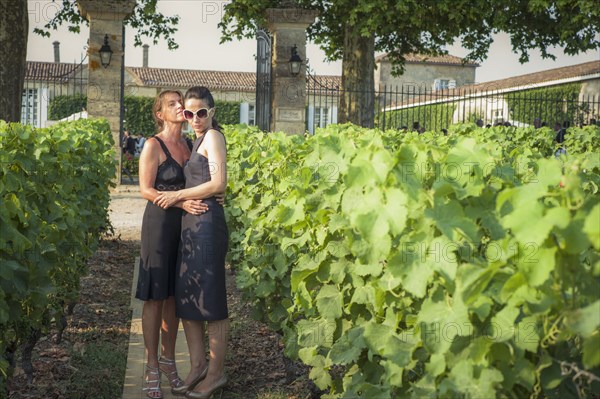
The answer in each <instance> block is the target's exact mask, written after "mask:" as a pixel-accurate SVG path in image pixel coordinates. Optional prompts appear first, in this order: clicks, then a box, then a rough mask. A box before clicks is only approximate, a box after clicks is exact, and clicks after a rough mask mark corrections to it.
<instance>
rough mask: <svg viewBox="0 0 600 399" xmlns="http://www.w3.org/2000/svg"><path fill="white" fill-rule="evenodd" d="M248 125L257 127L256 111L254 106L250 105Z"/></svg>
mask: <svg viewBox="0 0 600 399" xmlns="http://www.w3.org/2000/svg"><path fill="white" fill-rule="evenodd" d="M248 125H256V110H255V107H254V104H248Z"/></svg>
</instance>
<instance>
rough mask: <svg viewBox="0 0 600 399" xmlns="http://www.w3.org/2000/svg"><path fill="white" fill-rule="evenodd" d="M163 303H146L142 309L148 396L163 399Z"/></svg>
mask: <svg viewBox="0 0 600 399" xmlns="http://www.w3.org/2000/svg"><path fill="white" fill-rule="evenodd" d="M162 307H163V301H154V300H148V301H144V306H143V307H142V333H143V335H144V346H145V347H146V373H145V374H146V376H145V380H146V381H147V382H146V387H145V388H144V390H147V396H148V397H152V398H162V393H161V391H160V373H159V371H158V338H159V335H160V324H161V316H162V315H161V313H162Z"/></svg>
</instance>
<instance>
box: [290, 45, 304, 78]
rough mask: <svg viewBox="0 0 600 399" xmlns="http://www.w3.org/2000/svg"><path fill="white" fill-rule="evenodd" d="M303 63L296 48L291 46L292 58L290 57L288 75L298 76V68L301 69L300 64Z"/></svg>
mask: <svg viewBox="0 0 600 399" xmlns="http://www.w3.org/2000/svg"><path fill="white" fill-rule="evenodd" d="M303 62H304V61H303V60H302V58H300V56H299V55H298V47H296V45H295V44H294V45H293V46H292V56H291V57H290V61H289V66H290V75H292V76H298V74H299V73H300V68H301V67H302V63H303Z"/></svg>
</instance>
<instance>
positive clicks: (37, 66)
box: [25, 61, 87, 83]
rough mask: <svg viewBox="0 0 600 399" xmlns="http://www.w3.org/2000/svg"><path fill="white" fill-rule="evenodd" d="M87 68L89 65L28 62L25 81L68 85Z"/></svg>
mask: <svg viewBox="0 0 600 399" xmlns="http://www.w3.org/2000/svg"><path fill="white" fill-rule="evenodd" d="M86 67H87V64H71V63H64V62H41V61H27V65H26V69H25V79H26V80H42V81H50V82H57V83H66V82H67V81H68V80H69V79H70V78H72V77H73V74H74V73H76V72H80V71H83V70H85V68H86Z"/></svg>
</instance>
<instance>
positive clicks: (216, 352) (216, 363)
mask: <svg viewBox="0 0 600 399" xmlns="http://www.w3.org/2000/svg"><path fill="white" fill-rule="evenodd" d="M228 336H229V319H225V320H218V321H209V322H208V344H209V347H210V362H209V363H208V374H207V375H206V378H205V379H204V381H202V383H200V384H199V385H198V386H197V387H196V389H194V391H196V392H208V391H210V390H211V388H212V387H214V386H215V385H216V384H217V383H218V382H219V380H220V379H221V378H222V377H223V376H224V375H225V355H226V352H227V340H228ZM188 343H189V340H188Z"/></svg>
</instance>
